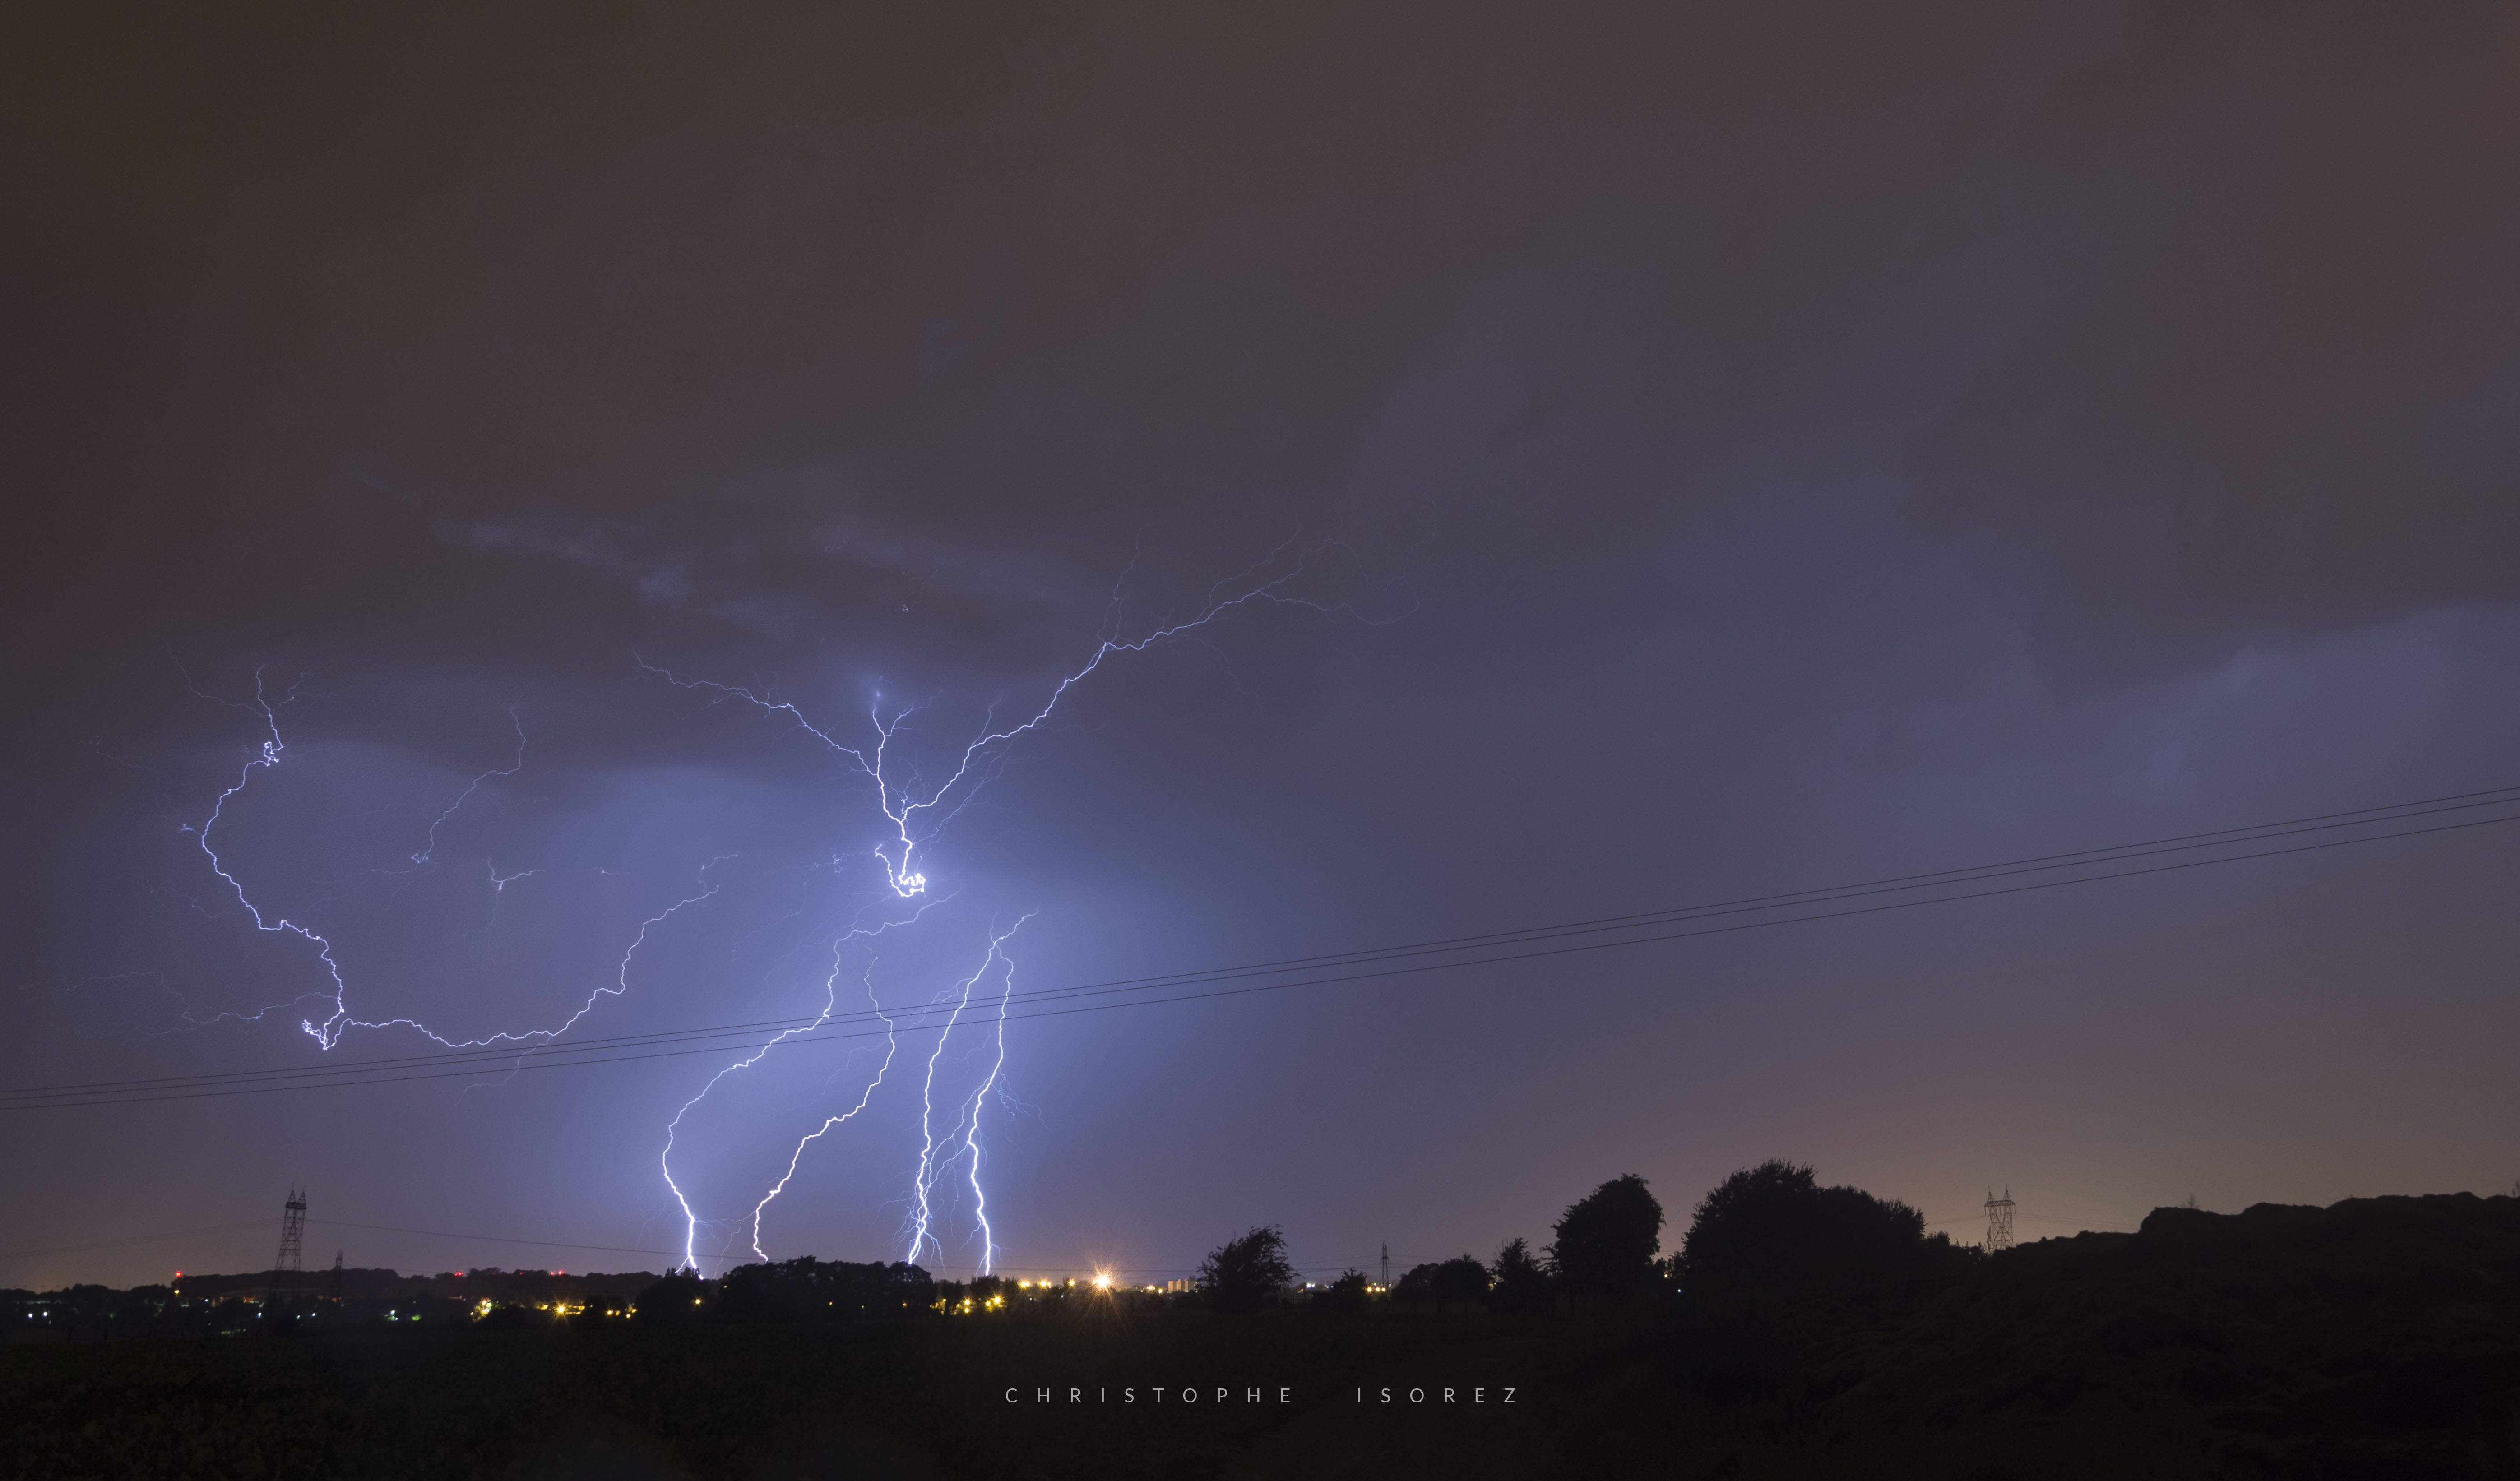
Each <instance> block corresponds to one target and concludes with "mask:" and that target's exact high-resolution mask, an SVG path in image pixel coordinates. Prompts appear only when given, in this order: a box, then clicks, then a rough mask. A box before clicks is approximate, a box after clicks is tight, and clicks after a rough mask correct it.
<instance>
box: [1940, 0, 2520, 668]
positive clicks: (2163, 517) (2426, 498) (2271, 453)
mask: <svg viewBox="0 0 2520 1481" xmlns="http://www.w3.org/2000/svg"><path fill="white" fill-rule="evenodd" d="M2269 19H2270V18H2269V16H2268V14H2267V13H2262V12H2254V11H2250V10H2248V9H2246V8H2240V7H2214V6H2202V7H2199V6H2178V5H2164V6H2144V7H2139V8H2138V9H2137V10H2136V11H2135V12H2134V13H2133V14H2132V15H2131V16H2130V18H2129V21H2128V22H2127V24H2126V27H2125V30H2124V35H2123V38H2122V39H2121V40H2120V42H2119V43H2118V44H2117V45H2116V46H2115V47H2113V48H2112V49H2111V51H2110V53H2109V54H2108V55H2105V56H2102V57H2099V58H2096V59H2094V60H2093V61H2091V62H2089V63H2087V64H2085V65H2084V66H2082V67H2077V68H2075V69H2073V70H2072V71H2070V72H2068V73H2067V74H2066V75H2064V76H2062V77H2061V78H2059V79H2058V80H2057V83H2056V85H2055V87H2054V88H2053V89H2052V91H2051V92H2050V93H2049V95H2048V97H2047V98H2046V99H2044V100H2043V101H2042V103H2041V105H2040V107H2039V109H2038V111H2037V112H2036V113H2034V114H2033V115H2032V116H2031V117H2030V118H2029V119H2028V120H2027V121H2026V123H2025V126H2024V127H2023V128H2022V129H2021V130H2020V131H2019V132H2018V133H2017V134H2016V135H2015V136H2014V137H2012V138H2010V139H2008V140H2005V141H2004V142H2003V147H2002V148H2001V150H2000V152H1999V153H1998V154H1997V156H1996V158H1995V159H1994V160H1993V161H1991V162H1992V164H1993V166H1994V167H1995V169H1997V170H1999V171H2000V172H2001V173H2002V174H2003V176H2004V177H2007V178H2006V183H2007V184H2008V185H2009V186H2010V187H2011V189H2012V191H2013V195H2012V197H2011V200H2012V202H2013V203H2014V204H2015V205H2016V206H2023V205H2026V206H2027V208H2026V209H2023V208H2016V209H2014V210H2011V211H2008V212H2006V213H2005V216H2004V218H2003V219H1997V220H1986V219H1984V218H1981V219H1980V221H1979V222H1977V223H1974V224H1975V225H1976V226H1977V227H1978V229H1979V231H1981V232H1982V233H1983V240H1982V241H1980V242H1979V243H1977V244H1974V245H1973V247H1972V249H1973V250H1974V251H1976V252H1978V253H1981V254H1982V260H1983V261H1985V262H1986V263H1987V264H1988V271H1989V274H1990V276H1991V277H1992V278H1993V279H1994V280H1995V281H1997V282H1998V283H2000V284H2003V285H2004V286H2005V288H2006V289H2008V290H2009V292H2011V293H2019V294H2020V295H2021V296H2020V299H2019V300H2018V301H2019V303H2020V308H2019V311H2018V312H2019V318H2018V331H2017V333H2016V334H2014V335H2013V336H2012V337H2010V338H2009V340H2008V342H2006V343H2004V344H2003V345H2002V346H2001V348H2000V351H1999V353H1998V354H1997V355H1996V356H1995V357H1994V364H1993V365H1991V366H1990V367H1989V368H1988V369H1987V370H1985V371H1984V372H1981V373H1980V374H1978V375H1976V376H1974V377H1972V378H1971V381H1970V383H1969V384H1968V386H1967V388H1966V389H1965V391H1964V393H1963V394H1962V396H1961V397H1960V399H1959V402H1958V406H1957V407H1956V408H1955V409H1954V410H1953V411H1952V412H1951V413H1950V414H1949V415H1947V416H1944V417H1942V418H1939V419H1937V420H1936V422H1935V423H1934V424H1933V425H1932V426H1929V427H1927V428H1926V429H1925V430H1923V431H1922V433H1921V434H1920V435H1919V437H1918V438H1917V442H1916V446H1915V461H1914V469H1915V472H1916V475H1917V479H1918V497H1919V503H1920V505H1921V507H1922V509H1923V510H1924V511H1925V513H1926V515H1927V516H1928V517H1929V518H1931V519H1933V520H1934V521H1935V522H1936V523H1937V524H1938V525H1939V526H1941V527H1944V528H1950V529H1956V530H1963V531H1969V532H1982V533H1984V534H1985V535H1986V536H1987V537H1988V538H1989V539H1990V540H1991V541H1992V542H1993V545H1994V562H1993V563H1994V564H1995V565H1996V566H1997V567H1998V568H1999V569H2000V570H2002V571H2003V576H2002V578H2001V579H2002V580H2003V583H2004V585H2005V586H2006V587H2007V589H2008V596H2009V598H2010V600H2011V601H2012V602H2013V603H2015V604H2016V605H2017V606H2019V607H2020V608H2021V609H2022V610H2023V612H2024V613H2025V615H2026V616H2027V617H2028V619H2029V620H2030V621H2031V623H2032V625H2033V630H2034V632H2035V633H2036V634H2037V635H2038V637H2039V640H2040V643H2041V648H2042V651H2043V652H2045V653H2046V654H2048V656H2049V657H2050V658H2051V660H2052V661H2055V662H2057V663H2060V664H2063V665H2066V666H2068V667H2074V668H2088V669H2097V670H2101V671H2106V672H2113V673H2124V672H2127V671H2130V670H2142V669H2144V668H2147V667H2150V666H2153V665H2156V664H2160V663H2164V662H2167V663H2173V664H2189V663H2203V664H2211V663H2217V662H2220V661H2221V660H2222V659H2224V658H2225V657H2227V656H2228V654H2229V653H2230V652H2231V651H2232V650H2233V649H2235V648H2236V647H2239V646H2241V645H2244V644H2246V643H2248V642H2250V641H2252V640H2263V639H2290V638H2296V637H2300V636H2304V635H2308V634H2313V633H2318V632H2321V631H2327V630H2333V629H2336V628H2339V627H2349V626H2358V625H2362V624H2364V623H2370V622H2379V621H2387V620H2390V619H2392V618H2395V617H2398V616H2402V615H2405V614H2408V613H2410V612H2419V611H2424V610H2427V609H2431V608H2436V607H2441V606H2454V605H2458V604H2462V603H2471V602H2507V601H2509V600H2511V599H2512V598H2513V597H2514V596H2515V595H2520V415H2515V414H2516V413H2520V286H2515V282H2514V279H2513V277H2512V274H2511V273H2510V271H2509V265H2510V263H2511V262H2512V261H2513V260H2514V257H2515V254H2520V128H2515V124H2514V120H2513V115H2512V112H2511V110H2510V108H2509V106H2508V104H2509V98H2508V86H2507V84H2508V79H2509V77H2510V75H2511V70H2512V67H2513V66H2514V65H2515V64H2520V19H2515V18H2514V17H2513V15H2512V14H2511V13H2510V12H2509V11H2508V10H2503V9H2499V8H2493V7H2488V8H2484V9H2476V8H2456V7H2433V6H2419V7H2415V8H2412V9H2409V10H2406V11H2399V12H2393V13H2387V14H2383V13H2380V12H2375V11H2370V10H2365V9H2362V8H2358V7H2324V8H2295V9H2287V10H2286V11H2284V12H2283V13H2282V15H2281V20H2280V22H2279V23H2273V24H2269V23H2265V22H2267V21H2268V20H2269ZM1987 199H1988V198H1987V197H1986V196H1984V195H1983V194H1981V195H1980V196H1979V197H1978V203H1982V202H1984V201H1986V200H1987ZM2025 264H2035V265H2030V266H2025ZM2024 276H2026V277H2028V278H2029V279H2030V280H2031V286H2030V287H2029V288H2028V289H2027V290H2026V291H2025V289H2024V288H2023V287H2022V286H2021V284H2020V279H2021V278H2022V277H2024ZM2007 280H2010V281H2007Z"/></svg>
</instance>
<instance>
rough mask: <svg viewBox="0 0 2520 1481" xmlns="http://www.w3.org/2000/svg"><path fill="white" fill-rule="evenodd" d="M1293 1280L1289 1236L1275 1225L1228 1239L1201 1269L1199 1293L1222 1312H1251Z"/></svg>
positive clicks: (1208, 1255) (1210, 1252) (1209, 1253)
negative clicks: (1288, 1249)
mask: <svg viewBox="0 0 2520 1481" xmlns="http://www.w3.org/2000/svg"><path fill="white" fill-rule="evenodd" d="M1294 1279H1295V1268H1294V1267H1293V1266H1292V1265H1290V1264H1288V1263H1287V1262H1286V1236H1285V1234H1283V1232H1282V1231H1280V1230H1279V1229H1278V1227H1277V1226H1276V1225H1263V1226H1262V1227H1260V1228H1258V1229H1255V1230H1252V1231H1250V1232H1249V1233H1247V1234H1242V1235H1241V1236H1240V1237H1238V1238H1234V1239H1228V1240H1226V1241H1225V1242H1224V1243H1223V1244H1220V1245H1218V1246H1217V1247H1216V1248H1214V1249H1212V1250H1209V1251H1208V1252H1207V1259H1206V1260H1205V1261H1203V1262H1202V1263H1201V1264H1200V1265H1199V1268H1198V1289H1199V1293H1200V1294H1201V1295H1204V1296H1205V1297H1207V1299H1208V1301H1209V1302H1210V1303H1211V1304H1213V1305H1214V1306H1215V1307H1216V1309H1217V1310H1219V1311H1229V1312H1232V1311H1249V1310H1251V1309H1252V1308H1254V1307H1256V1306H1259V1305H1261V1304H1263V1303H1265V1302H1268V1301H1272V1300H1275V1299H1276V1298H1277V1296H1278V1295H1279V1293H1280V1292H1282V1291H1283V1290H1284V1289H1285V1288H1286V1286H1287V1285H1288V1284H1289V1283H1291V1282H1292V1281H1293V1280H1294Z"/></svg>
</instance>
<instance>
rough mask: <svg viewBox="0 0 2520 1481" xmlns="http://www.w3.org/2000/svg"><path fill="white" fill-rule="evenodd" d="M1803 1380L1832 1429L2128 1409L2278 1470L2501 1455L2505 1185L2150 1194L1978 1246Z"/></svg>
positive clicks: (2511, 1238) (2096, 1417) (2517, 1430)
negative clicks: (2091, 1219) (2330, 1193)
mask: <svg viewBox="0 0 2520 1481" xmlns="http://www.w3.org/2000/svg"><path fill="white" fill-rule="evenodd" d="M1805 1381H1806V1383H1807V1385H1808V1387H1807V1390H1806V1391H1807V1392H1808V1394H1809V1395H1810V1396H1811V1397H1812V1398H1813V1399H1815V1400H1817V1401H1819V1403H1820V1410H1821V1413H1822V1414H1823V1415H1824V1416H1825V1418H1824V1422H1825V1424H1826V1426H1827V1428H1828V1429H1829V1430H1830V1431H1831V1432H1833V1433H1836V1434H1839V1435H1846V1434H1857V1433H1880V1432H1884V1431H1890V1430H1897V1429H1903V1428H1914V1427H1918V1426H1926V1427H1931V1428H1935V1429H1955V1428H1958V1429H1965V1428H1970V1427H1975V1426H1980V1425H1984V1424H1988V1423H1991V1422H1995V1421H1998V1420H2001V1421H2003V1422H2005V1423H2008V1424H2015V1423H2025V1422H2026V1423H2032V1424H2037V1423H2071V1424H2073V1425H2074V1426H2076V1427H2091V1426H2111V1425H2119V1424H2125V1423H2129V1422H2133V1421H2136V1420H2138V1419H2140V1420H2142V1421H2144V1422H2146V1423H2148V1424H2153V1425H2162V1424H2167V1425H2170V1426H2172V1427H2173V1428H2175V1429H2177V1430H2180V1431H2183V1432H2187V1433H2189V1434H2191V1435H2192V1436H2194V1437H2195V1438H2197V1439H2198V1440H2199V1441H2201V1442H2202V1443H2204V1444H2206V1445H2208V1446H2209V1447H2210V1449H2211V1450H2212V1451H2213V1452H2214V1453H2215V1454H2217V1455H2220V1456H2223V1457H2226V1458H2228V1459H2233V1460H2235V1461H2249V1462H2255V1464H2256V1465H2257V1466H2258V1467H2260V1468H2263V1469H2265V1470H2267V1471H2269V1472H2271V1473H2276V1474H2298V1475H2319V1476H2337V1475H2405V1474H2445V1475H2449V1474H2456V1475H2476V1474H2487V1473H2493V1472H2495V1471H2496V1470H2497V1468H2498V1467H2520V1409H2516V1408H2515V1406H2516V1405H2520V1199H2515V1198H2509V1197H2495V1198H2479V1197H2476V1196H2474V1195H2473V1194H2466V1193H2459V1194H2450V1195H2440V1196H2432V1197H2422V1198H2355V1199H2349V1200H2347V1201H2345V1202H2343V1203H2339V1204H2336V1205H2334V1206H2333V1207H2330V1208H2324V1209H2321V1208H2305V1207H2290V1206H2284V1205H2278V1204H2270V1203H2262V1204H2259V1205H2257V1206H2255V1207H2253V1208H2250V1209H2248V1210H2247V1211H2246V1212H2244V1213H2239V1214H2212V1213H2205V1212H2202V1211H2199V1210H2195V1209H2183V1208H2164V1209H2156V1210H2154V1212H2153V1213H2152V1215H2151V1216H2150V1217H2149V1218H2147V1219H2145V1220H2144V1222H2143V1226H2142V1228H2141V1230H2140V1231H2139V1232H2138V1233H2136V1234H2082V1235H2078V1236H2076V1237H2074V1238H2071V1239H2051V1240H2046V1241H2043V1242H2041V1243H2037V1244H2031V1245H2025V1246H2022V1247H2021V1248H2018V1249H2014V1250H2010V1251H2007V1252H2005V1253H2003V1254H2002V1255H1999V1256H1997V1257H1995V1258H1994V1259H1991V1260H1988V1261H1985V1262H1984V1263H1983V1264H1982V1265H1981V1266H1979V1267H1978V1268H1977V1269H1975V1270H1973V1271H1971V1272H1970V1273H1969V1275H1968V1276H1967V1277H1966V1278H1965V1279H1962V1280H1960V1281H1959V1282H1958V1283H1957V1284H1955V1285H1953V1286H1952V1287H1951V1288H1949V1289H1947V1290H1945V1291H1944V1292H1943V1293H1942V1294H1941V1295H1940V1296H1938V1297H1937V1298H1936V1299H1935V1300H1934V1301H1932V1302H1931V1303H1930V1304H1928V1305H1927V1306H1925V1307H1924V1308H1923V1309H1922V1310H1921V1311H1919V1312H1918V1313H1916V1314H1915V1315H1914V1316H1913V1318H1911V1319H1909V1320H1907V1321H1905V1322H1902V1323H1900V1324H1896V1325H1894V1326H1891V1327H1888V1328H1876V1329H1873V1330H1869V1331H1866V1332H1863V1333H1860V1334H1849V1335H1847V1336H1844V1337H1842V1338H1841V1339H1839V1340H1838V1341H1837V1342H1835V1343H1833V1344H1830V1345H1829V1346H1828V1347H1827V1348H1826V1349H1824V1350H1823V1351H1822V1352H1820V1353H1817V1354H1816V1355H1815V1356H1814V1358H1813V1360H1812V1362H1811V1365H1810V1367H1809V1369H1808V1370H1807V1372H1806V1378H1805Z"/></svg>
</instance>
